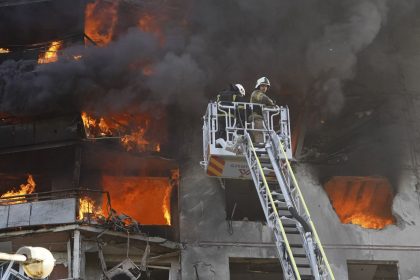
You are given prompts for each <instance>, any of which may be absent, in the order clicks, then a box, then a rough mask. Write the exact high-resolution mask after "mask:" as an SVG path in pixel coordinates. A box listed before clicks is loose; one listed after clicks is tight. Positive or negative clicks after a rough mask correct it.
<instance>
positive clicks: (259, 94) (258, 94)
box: [249, 77, 276, 143]
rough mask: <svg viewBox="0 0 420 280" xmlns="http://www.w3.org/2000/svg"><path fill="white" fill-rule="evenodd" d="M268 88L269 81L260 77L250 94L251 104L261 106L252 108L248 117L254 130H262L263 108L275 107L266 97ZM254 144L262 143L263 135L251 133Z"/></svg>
mask: <svg viewBox="0 0 420 280" xmlns="http://www.w3.org/2000/svg"><path fill="white" fill-rule="evenodd" d="M269 88H270V81H269V80H268V79H267V78H266V77H261V78H259V79H258V80H257V83H256V85H255V90H254V91H253V92H252V94H251V101H250V102H251V103H256V104H262V106H253V109H252V114H251V115H250V116H249V121H250V122H253V123H254V129H263V128H264V118H263V114H262V107H263V106H275V105H276V103H275V102H274V101H273V100H272V99H271V98H270V97H268V96H267V94H266V93H267V91H268V89H269ZM252 136H253V140H254V142H255V143H264V142H265V141H264V133H262V132H254V133H252Z"/></svg>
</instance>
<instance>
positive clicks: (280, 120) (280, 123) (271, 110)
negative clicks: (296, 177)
mask: <svg viewBox="0 0 420 280" xmlns="http://www.w3.org/2000/svg"><path fill="white" fill-rule="evenodd" d="M258 118H259V119H260V120H262V127H259V126H256V122H255V119H258ZM203 120H204V123H203V158H204V159H205V160H204V161H206V159H207V158H208V148H209V146H212V145H215V143H216V140H217V139H219V138H222V139H223V140H224V141H226V142H227V143H233V142H235V140H236V139H237V137H238V135H244V134H245V131H254V132H261V133H264V138H265V139H268V137H269V132H270V131H276V133H277V134H278V135H279V137H281V138H282V139H283V143H284V144H285V145H286V147H287V148H288V149H289V150H290V149H291V137H290V135H291V134H290V118H289V109H288V108H287V107H279V106H265V105H263V104H256V103H245V102H211V103H209V104H208V106H207V111H206V114H205V115H204V117H203ZM288 155H289V156H290V157H291V153H288Z"/></svg>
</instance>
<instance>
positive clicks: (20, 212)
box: [7, 203, 31, 227]
mask: <svg viewBox="0 0 420 280" xmlns="http://www.w3.org/2000/svg"><path fill="white" fill-rule="evenodd" d="M30 217H31V205H30V203H24V204H13V205H9V219H8V221H7V227H21V226H27V225H29V219H30Z"/></svg>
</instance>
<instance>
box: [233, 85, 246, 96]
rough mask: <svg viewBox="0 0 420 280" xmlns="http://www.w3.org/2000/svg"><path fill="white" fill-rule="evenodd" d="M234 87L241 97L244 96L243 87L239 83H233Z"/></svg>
mask: <svg viewBox="0 0 420 280" xmlns="http://www.w3.org/2000/svg"><path fill="white" fill-rule="evenodd" d="M235 87H236V88H237V89H238V91H239V93H240V94H241V96H242V97H244V96H245V89H244V87H243V86H242V85H241V84H235Z"/></svg>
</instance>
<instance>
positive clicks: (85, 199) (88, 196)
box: [0, 189, 111, 223]
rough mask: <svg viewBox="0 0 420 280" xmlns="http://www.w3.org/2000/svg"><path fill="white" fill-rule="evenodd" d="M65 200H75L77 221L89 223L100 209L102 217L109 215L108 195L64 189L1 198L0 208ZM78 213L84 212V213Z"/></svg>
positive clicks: (83, 190)
mask: <svg viewBox="0 0 420 280" xmlns="http://www.w3.org/2000/svg"><path fill="white" fill-rule="evenodd" d="M67 198H74V199H77V213H76V215H78V220H83V221H84V222H88V223H89V222H91V218H92V217H91V214H92V213H94V212H95V211H96V212H98V211H97V210H98V209H100V211H101V213H102V215H103V216H104V217H108V216H109V215H110V213H111V197H110V195H109V193H108V192H106V191H101V190H92V189H64V190H56V191H49V192H38V193H31V194H22V195H15V196H9V197H3V198H0V206H8V205H15V204H22V203H32V202H39V201H51V200H58V199H67ZM80 211H85V213H83V212H80ZM80 214H82V215H83V219H82V217H80Z"/></svg>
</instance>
